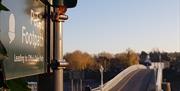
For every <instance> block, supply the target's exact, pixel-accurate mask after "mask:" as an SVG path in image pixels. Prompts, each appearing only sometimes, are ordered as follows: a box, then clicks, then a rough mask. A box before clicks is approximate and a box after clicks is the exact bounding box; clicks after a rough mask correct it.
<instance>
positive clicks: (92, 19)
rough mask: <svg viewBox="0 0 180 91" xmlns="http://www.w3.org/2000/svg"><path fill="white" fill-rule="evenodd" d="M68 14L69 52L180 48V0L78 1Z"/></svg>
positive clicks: (66, 28)
mask: <svg viewBox="0 0 180 91" xmlns="http://www.w3.org/2000/svg"><path fill="white" fill-rule="evenodd" d="M67 15H68V16H69V19H68V20H67V21H66V22H65V23H64V52H65V53H66V52H72V51H74V50H81V51H85V52H89V53H99V52H102V51H107V52H111V53H118V52H123V51H125V50H126V49H127V48H131V49H133V50H134V51H136V52H140V51H142V50H144V51H147V52H149V51H151V50H152V49H153V48H159V49H160V50H163V51H168V52H170V51H171V52H174V51H180V25H179V24H180V23H179V22H180V18H179V17H180V1H179V0H78V4H77V7H75V8H73V9H69V10H68V11H67Z"/></svg>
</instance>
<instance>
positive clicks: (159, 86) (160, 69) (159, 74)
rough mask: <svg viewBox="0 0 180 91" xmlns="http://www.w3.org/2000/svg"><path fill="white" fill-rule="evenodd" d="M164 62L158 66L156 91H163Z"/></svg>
mask: <svg viewBox="0 0 180 91" xmlns="http://www.w3.org/2000/svg"><path fill="white" fill-rule="evenodd" d="M164 67H165V66H164V63H159V64H158V66H157V76H156V77H157V79H156V91H162V77H163V74H162V73H163V69H164Z"/></svg>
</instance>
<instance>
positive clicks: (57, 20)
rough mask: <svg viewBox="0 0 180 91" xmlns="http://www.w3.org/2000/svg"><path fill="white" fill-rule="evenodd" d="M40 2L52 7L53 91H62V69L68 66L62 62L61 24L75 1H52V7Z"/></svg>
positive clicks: (45, 2) (46, 1)
mask: <svg viewBox="0 0 180 91" xmlns="http://www.w3.org/2000/svg"><path fill="white" fill-rule="evenodd" d="M41 2H43V3H44V4H45V5H48V6H51V7H53V13H52V14H51V18H52V21H53V24H54V26H53V27H54V29H53V30H54V31H53V32H54V35H53V36H54V37H53V47H54V48H53V61H52V64H51V67H52V69H53V72H54V91H63V69H64V68H65V67H66V66H67V65H68V63H67V62H66V61H65V60H63V22H64V21H65V20H67V19H68V16H67V15H65V12H66V11H67V8H74V7H75V6H76V4H77V0H53V5H51V4H50V3H49V2H48V0H41Z"/></svg>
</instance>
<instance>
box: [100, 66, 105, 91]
mask: <svg viewBox="0 0 180 91" xmlns="http://www.w3.org/2000/svg"><path fill="white" fill-rule="evenodd" d="M99 71H100V73H101V91H102V90H103V71H104V68H103V66H102V65H101V66H100V69H99Z"/></svg>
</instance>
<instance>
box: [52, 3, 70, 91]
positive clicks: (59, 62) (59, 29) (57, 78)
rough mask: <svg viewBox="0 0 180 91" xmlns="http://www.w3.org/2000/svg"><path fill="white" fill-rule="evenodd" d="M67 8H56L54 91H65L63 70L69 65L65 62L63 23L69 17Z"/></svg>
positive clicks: (54, 19)
mask: <svg viewBox="0 0 180 91" xmlns="http://www.w3.org/2000/svg"><path fill="white" fill-rule="evenodd" d="M66 9H67V8H66V7H64V6H59V7H55V8H54V13H53V22H54V60H53V71H54V91H63V69H64V68H65V67H66V66H67V65H68V63H67V62H66V61H65V60H63V22H64V20H67V19H68V17H67V15H65V12H66Z"/></svg>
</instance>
